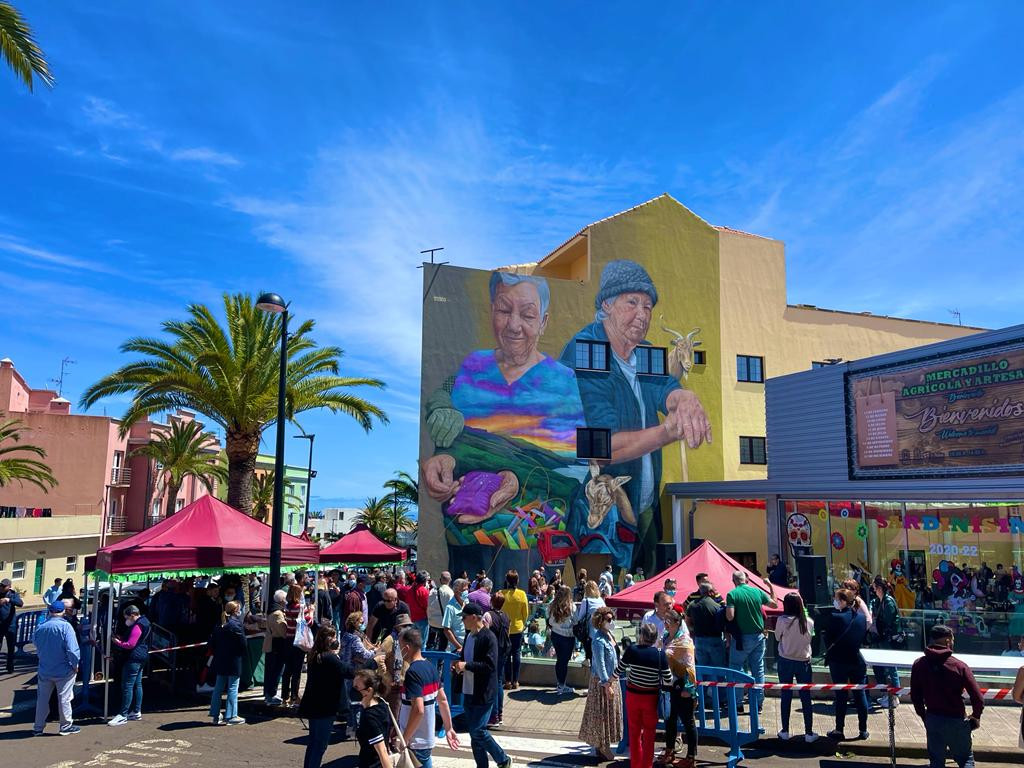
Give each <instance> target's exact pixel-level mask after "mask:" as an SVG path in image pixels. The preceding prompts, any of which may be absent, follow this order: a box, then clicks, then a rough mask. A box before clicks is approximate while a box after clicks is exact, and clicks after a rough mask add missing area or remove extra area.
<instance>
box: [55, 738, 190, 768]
mask: <svg viewBox="0 0 1024 768" xmlns="http://www.w3.org/2000/svg"><path fill="white" fill-rule="evenodd" d="M191 746H192V742H189V741H185V740H184V739H143V740H142V741H133V742H132V743H131V744H126V745H125V746H123V747H113V748H111V749H106V750H104V751H102V752H100V753H99V754H97V755H96V756H95V757H93V758H92V759H91V760H89V761H87V762H85V763H80V762H78V761H76V760H62V761H61V762H59V763H54V764H53V765H51V766H49V767H48V768H74V766H76V765H81V766H82V767H83V768H85V766H98V765H133V766H140V767H141V768H169V767H170V766H172V765H177V764H178V761H179V760H180V759H181V758H182V757H184V756H186V755H190V756H195V757H198V756H199V752H196V751H193V750H190V749H189V747H191ZM126 758H135V759H133V760H128V759H126Z"/></svg>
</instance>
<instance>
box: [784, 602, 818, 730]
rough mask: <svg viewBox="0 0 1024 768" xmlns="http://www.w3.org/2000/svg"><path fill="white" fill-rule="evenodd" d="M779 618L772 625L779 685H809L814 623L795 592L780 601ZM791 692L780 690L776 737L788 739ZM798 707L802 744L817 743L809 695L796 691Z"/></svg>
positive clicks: (808, 693) (809, 693) (805, 691)
mask: <svg viewBox="0 0 1024 768" xmlns="http://www.w3.org/2000/svg"><path fill="white" fill-rule="evenodd" d="M782 610H783V615H782V616H780V617H779V619H778V621H777V622H776V623H775V639H776V640H778V641H779V649H778V662H779V664H778V666H779V682H780V683H792V682H797V683H809V682H811V635H812V634H813V633H814V622H813V621H811V620H810V619H809V618H808V616H807V612H806V611H805V610H804V601H803V600H802V599H801V598H800V595H798V594H797V593H796V592H790V593H789V594H788V595H786V597H785V599H784V600H783V601H782ZM792 703H793V693H792V691H789V690H788V689H783V691H782V730H781V731H779V738H780V739H782V740H783V741H786V740H788V739H789V710H790V707H791V706H792ZM800 704H801V706H802V707H803V714H804V741H806V742H807V743H808V744H810V743H811V742H813V741H817V739H818V734H816V733H815V732H814V711H813V710H812V709H811V692H810V691H807V690H804V691H800Z"/></svg>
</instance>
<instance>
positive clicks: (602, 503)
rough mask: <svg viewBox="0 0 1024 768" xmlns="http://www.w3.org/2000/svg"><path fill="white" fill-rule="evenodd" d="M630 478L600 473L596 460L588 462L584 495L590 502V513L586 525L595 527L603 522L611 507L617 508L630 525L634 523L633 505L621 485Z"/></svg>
mask: <svg viewBox="0 0 1024 768" xmlns="http://www.w3.org/2000/svg"><path fill="white" fill-rule="evenodd" d="M629 480H630V476H629V475H623V476H621V477H612V476H611V475H603V474H601V470H600V469H599V468H598V466H597V462H596V461H592V462H590V480H588V481H587V487H586V495H587V501H588V502H589V503H590V514H589V515H587V526H588V527H590V528H591V529H593V528H597V527H598V526H600V525H601V523H603V522H604V519H605V518H606V517H607V516H608V513H609V512H610V511H611V509H612V507H615V508H616V509H617V510H618V513H619V517H620V518H621V519H622V520H624V521H625V522H627V523H629V524H630V525H636V517H635V516H634V515H633V506H632V505H631V504H630V503H629V496H627V495H626V492H625V491H624V490H622V486H624V485H625V484H626V483H628V482H629Z"/></svg>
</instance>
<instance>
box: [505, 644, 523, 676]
mask: <svg viewBox="0 0 1024 768" xmlns="http://www.w3.org/2000/svg"><path fill="white" fill-rule="evenodd" d="M508 642H509V647H508V648H509V650H508V656H507V657H506V658H505V681H506V682H509V683H518V682H519V667H520V665H521V664H522V662H523V633H522V632H517V633H516V634H514V635H509V636H508Z"/></svg>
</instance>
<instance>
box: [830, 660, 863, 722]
mask: <svg viewBox="0 0 1024 768" xmlns="http://www.w3.org/2000/svg"><path fill="white" fill-rule="evenodd" d="M828 673H829V676H830V677H831V678H832V682H833V683H854V684H855V685H866V684H867V682H868V668H867V666H866V665H865V664H864V659H862V658H860V656H857V658H855V659H851V660H849V661H847V660H841V661H830V662H829V664H828ZM847 701H848V696H847V693H846V691H836V730H837V731H841V730H843V724H844V723H845V722H846V706H847ZM853 706H854V707H856V709H857V725H858V727H859V728H860V730H862V731H866V730H867V729H868V697H867V694H866V693H865V692H864V691H854V692H853Z"/></svg>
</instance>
